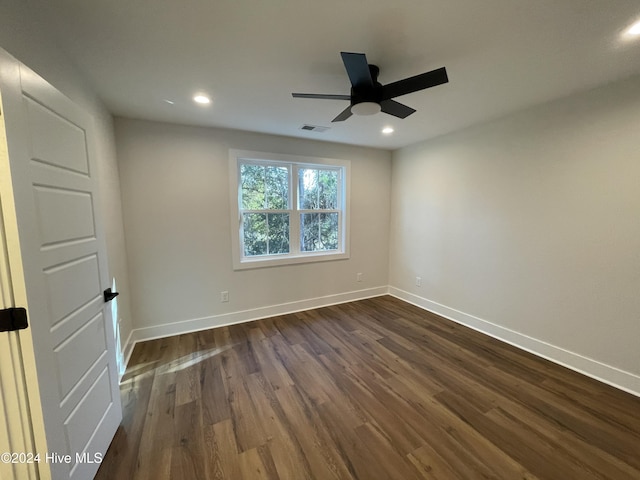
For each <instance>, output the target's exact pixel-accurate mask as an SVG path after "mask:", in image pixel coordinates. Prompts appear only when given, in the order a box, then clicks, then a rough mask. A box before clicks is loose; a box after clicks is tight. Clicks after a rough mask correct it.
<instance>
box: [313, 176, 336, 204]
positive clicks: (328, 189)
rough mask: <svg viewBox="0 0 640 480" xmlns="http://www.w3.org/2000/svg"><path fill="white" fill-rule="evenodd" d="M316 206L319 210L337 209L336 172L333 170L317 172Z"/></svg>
mask: <svg viewBox="0 0 640 480" xmlns="http://www.w3.org/2000/svg"><path fill="white" fill-rule="evenodd" d="M318 204H319V208H324V209H330V210H332V209H335V208H338V172H336V171H335V170H318Z"/></svg>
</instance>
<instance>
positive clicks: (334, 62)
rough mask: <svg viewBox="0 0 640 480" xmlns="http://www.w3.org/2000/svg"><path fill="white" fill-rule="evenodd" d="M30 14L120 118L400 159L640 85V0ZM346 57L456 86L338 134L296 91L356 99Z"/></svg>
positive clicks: (463, 0) (62, 7) (53, 9)
mask: <svg viewBox="0 0 640 480" xmlns="http://www.w3.org/2000/svg"><path fill="white" fill-rule="evenodd" d="M28 2H29V4H30V5H31V7H33V9H34V10H35V11H37V12H38V14H40V15H41V18H42V19H44V20H45V22H44V23H45V24H46V26H47V27H46V28H50V29H51V35H52V38H53V39H54V40H55V41H56V42H57V43H58V44H59V46H60V47H61V48H62V49H63V50H64V51H65V52H66V53H67V54H68V55H69V57H70V58H71V59H72V60H73V61H74V62H75V63H76V65H77V67H78V69H79V70H80V71H81V72H83V73H84V74H85V75H86V77H87V79H88V81H89V83H90V84H91V86H92V87H93V88H94V89H95V91H96V92H97V93H98V95H99V96H100V97H101V98H102V99H103V101H104V103H105V104H106V106H107V108H108V109H109V110H110V111H111V112H112V113H113V114H114V115H119V116H126V117H133V118H143V119H150V120H159V121H168V122H176V123H184V124H191V125H203V126H216V127H226V128H237V129H242V130H250V131H257V132H265V133H272V134H280V135H288V136H295V137H304V138H313V139H317V140H327V141H335V142H343V143H350V144H357V145H369V146H374V147H380V148H386V149H395V148H398V147H402V146H405V145H409V144H412V143H415V142H418V141H420V140H424V139H427V138H431V137H434V136H437V135H440V134H443V133H446V132H451V131H454V130H457V129H460V128H463V127H465V126H468V125H471V124H474V123H477V122H481V121H483V120H486V119H492V118H496V117H499V116H502V115H504V114H506V113H508V112H512V111H516V110H519V109H522V108H524V107H527V106H531V105H534V104H538V103H542V102H546V101H549V100H552V99H555V98H559V97H562V96H565V95H568V94H570V93H573V92H576V91H580V90H586V89H590V88H593V87H595V86H597V85H601V84H604V83H608V82H611V81H614V80H617V79H620V78H624V77H628V76H630V75H635V74H639V73H640V36H638V37H635V38H629V37H627V36H625V35H624V32H625V30H626V29H628V28H629V27H630V26H631V25H632V24H633V23H634V22H635V21H638V20H640V2H638V0H394V1H383V0H366V1H365V0H359V1H358V0H322V1H310V0H84V1H83V0H28ZM340 51H349V52H358V53H366V55H367V59H368V60H369V63H374V64H377V65H378V66H379V67H380V77H379V80H380V81H381V83H383V84H386V83H390V82H393V81H396V80H399V79H401V78H404V77H407V76H412V75H416V74H419V73H423V72H425V71H428V70H432V69H434V68H438V67H441V66H446V67H447V71H448V73H449V79H450V82H449V83H448V84H446V85H442V86H438V87H434V88H432V89H428V90H423V91H420V92H415V93H412V94H409V95H406V96H403V97H399V98H397V100H398V101H400V102H402V103H405V104H407V105H409V106H410V107H413V108H415V109H417V112H416V113H414V114H413V115H411V116H410V117H408V118H406V119H404V120H400V119H396V118H395V117H391V116H388V115H386V114H384V113H380V114H377V115H374V116H371V117H357V116H353V117H351V118H350V119H348V120H347V121H345V122H342V123H331V120H332V119H333V118H334V117H335V116H336V115H337V114H338V113H339V112H341V111H342V110H343V109H344V108H345V107H346V106H347V105H348V104H347V103H346V102H344V101H336V100H308V99H294V98H292V97H291V93H292V92H304V93H338V94H348V93H349V88H350V84H349V80H348V77H347V75H346V72H345V70H344V67H343V64H342V61H341V59H340V54H339V52H340ZM196 91H198V92H206V93H208V94H209V95H210V96H211V98H212V103H211V105H209V106H207V107H200V106H197V105H195V104H194V103H193V102H192V100H191V98H192V96H193V94H194V93H195V92H196ZM164 100H171V101H173V102H175V103H174V104H173V105H170V104H168V103H166V102H165V101H164ZM305 123H306V124H312V125H320V126H329V127H331V128H330V130H328V131H326V132H324V133H317V132H305V131H302V130H300V127H301V126H302V125H303V124H305ZM387 125H390V126H393V127H394V128H395V130H396V131H395V133H394V134H393V135H391V136H383V135H382V134H381V132H380V130H381V128H382V127H383V126H387Z"/></svg>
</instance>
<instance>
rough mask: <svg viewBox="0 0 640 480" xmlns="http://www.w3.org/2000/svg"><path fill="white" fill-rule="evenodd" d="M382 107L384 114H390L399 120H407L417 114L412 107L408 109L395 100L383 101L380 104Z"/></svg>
mask: <svg viewBox="0 0 640 480" xmlns="http://www.w3.org/2000/svg"><path fill="white" fill-rule="evenodd" d="M380 106H381V107H382V111H383V112H384V113H388V114H389V115H393V116H394V117H398V118H407V117H408V116H409V115H411V114H412V113H414V112H415V110H414V109H413V108H411V107H407V106H406V105H403V104H402V103H398V102H396V101H395V100H383V101H382V102H380Z"/></svg>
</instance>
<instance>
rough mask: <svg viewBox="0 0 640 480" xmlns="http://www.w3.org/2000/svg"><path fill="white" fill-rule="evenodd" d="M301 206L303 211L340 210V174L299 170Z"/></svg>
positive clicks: (332, 171)
mask: <svg viewBox="0 0 640 480" xmlns="http://www.w3.org/2000/svg"><path fill="white" fill-rule="evenodd" d="M298 191H299V194H298V196H299V199H300V200H299V205H300V209H302V210H315V209H336V208H338V172H337V171H335V170H322V169H319V170H318V169H310V168H301V169H299V170H298Z"/></svg>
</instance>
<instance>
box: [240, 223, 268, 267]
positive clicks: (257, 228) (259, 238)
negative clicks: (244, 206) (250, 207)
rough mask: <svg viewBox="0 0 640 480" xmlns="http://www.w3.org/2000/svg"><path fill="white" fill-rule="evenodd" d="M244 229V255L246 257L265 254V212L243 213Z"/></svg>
mask: <svg viewBox="0 0 640 480" xmlns="http://www.w3.org/2000/svg"><path fill="white" fill-rule="evenodd" d="M242 226H243V230H244V255H245V256H247V257H250V256H254V255H266V254H267V215H266V214H265V213H245V214H244V215H243V222H242Z"/></svg>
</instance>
